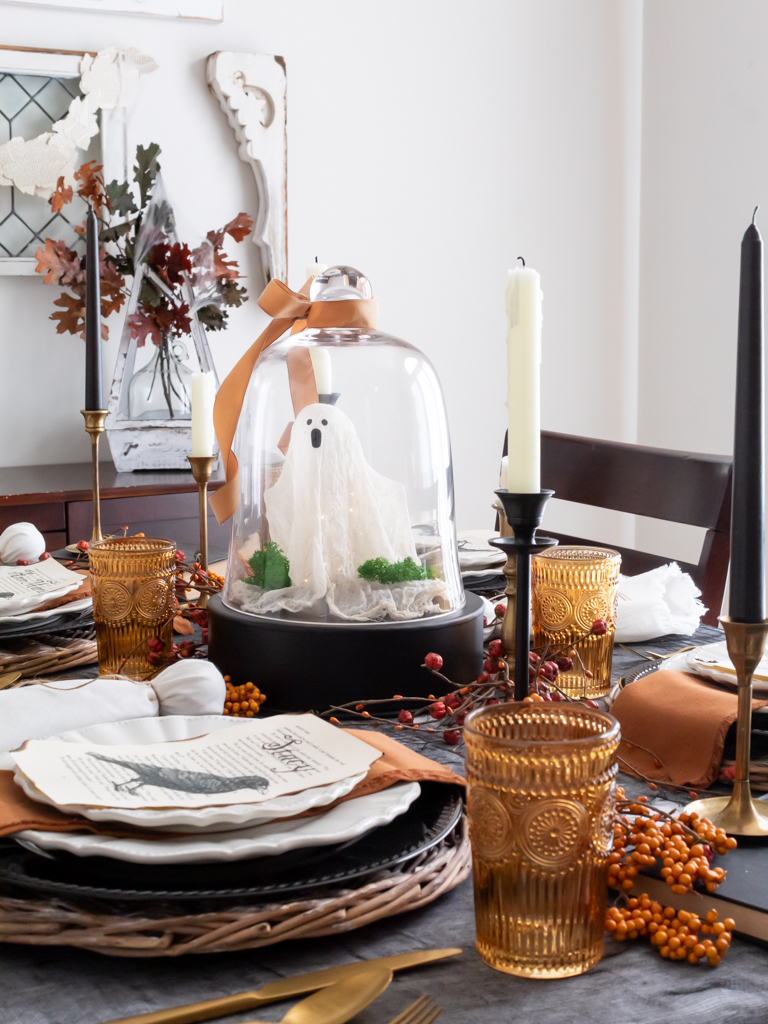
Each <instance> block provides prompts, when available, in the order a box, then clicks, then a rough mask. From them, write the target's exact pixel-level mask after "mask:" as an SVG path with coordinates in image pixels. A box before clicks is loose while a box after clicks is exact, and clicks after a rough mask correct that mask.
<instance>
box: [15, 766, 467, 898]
mask: <svg viewBox="0 0 768 1024" xmlns="http://www.w3.org/2000/svg"><path fill="white" fill-rule="evenodd" d="M462 810H463V791H462V789H461V787H460V786H450V785H445V784H444V783H439V782H422V783H421V794H420V796H419V797H418V798H417V799H416V800H414V802H413V803H412V804H411V806H410V807H409V808H408V810H407V811H406V812H405V814H401V815H400V816H399V817H397V818H395V820H394V821H392V822H390V823H389V824H388V825H382V826H380V827H379V828H375V829H372V830H371V831H370V832H368V833H366V834H365V835H364V836H361V837H359V838H358V839H355V840H350V841H349V842H348V843H343V844H340V845H336V846H331V847H328V846H325V847H312V848H310V849H305V850H294V851H291V852H290V853H287V854H279V855H277V856H275V857H258V858H255V859H252V860H240V861H228V862H225V863H215V864H180V865H177V864H167V865H165V864H161V865H142V864H132V863H129V862H127V861H120V860H113V859H111V858H109V857H75V856H74V855H73V854H68V853H60V854H57V855H56V857H55V859H50V858H49V857H45V856H40V855H38V854H34V853H31V852H29V851H27V850H24V849H22V848H20V847H19V846H18V845H17V844H16V843H12V842H11V843H8V845H4V846H3V847H1V848H0V886H2V889H3V890H4V891H5V894H6V895H13V894H17V893H18V894H20V895H21V894H23V895H24V896H25V897H26V898H29V894H30V891H32V892H35V893H38V894H46V895H51V896H60V897H64V898H70V899H72V898H77V899H78V900H79V899H82V898H85V899H89V900H94V899H95V900H99V901H100V902H103V901H107V902H109V903H126V902H130V903H136V902H144V903H147V902H153V903H154V902H162V903H164V904H167V903H169V902H172V903H185V904H188V903H189V902H190V901H201V900H202V901H204V902H205V903H210V902H211V901H219V900H226V901H228V902H230V903H231V902H232V900H233V899H235V900H237V901H238V902H242V903H250V902H253V903H260V902H264V901H265V899H268V900H269V901H270V902H271V901H274V900H275V899H285V898H286V897H291V896H293V895H294V894H298V893H306V891H307V890H312V889H322V888H328V887H334V888H338V886H340V885H343V884H346V883H347V882H351V881H352V880H355V881H356V882H357V881H359V880H360V879H362V878H364V877H365V876H366V875H369V874H372V873H373V872H376V871H381V870H383V869H385V868H392V867H394V866H396V865H398V864H401V863H403V862H404V861H408V860H411V859H412V858H414V857H416V856H418V855H419V854H422V853H424V852H425V851H427V850H429V849H431V848H432V847H433V846H435V845H436V844H437V843H439V842H440V841H441V840H442V839H444V838H445V837H446V836H447V835H449V834H450V832H451V831H452V830H453V829H454V828H456V826H457V824H458V823H459V821H460V819H461V814H462Z"/></svg>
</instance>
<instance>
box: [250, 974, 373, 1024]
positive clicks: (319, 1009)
mask: <svg viewBox="0 0 768 1024" xmlns="http://www.w3.org/2000/svg"><path fill="white" fill-rule="evenodd" d="M391 981H392V971H391V970H390V969H389V967H377V966H376V965H375V964H374V965H373V966H371V965H368V966H366V967H363V968H362V970H360V971H359V972H358V973H357V974H350V975H349V977H347V978H345V979H344V980H343V981H337V982H335V983H334V984H333V985H326V987H325V988H321V989H320V991H319V992H313V993H312V995H311V996H307V998H306V999H302V1000H301V1002H299V1003H294V1005H293V1006H292V1007H291V1008H290V1010H289V1011H288V1013H286V1015H285V1016H284V1017H283V1019H282V1020H281V1021H280V1024H346V1022H347V1021H348V1020H352V1018H353V1017H356V1016H357V1014H358V1013H360V1011H361V1010H364V1009H365V1008H366V1006H370V1004H371V1003H372V1002H374V1001H375V1000H376V999H378V998H379V996H380V995H381V993H382V992H383V991H384V989H385V988H387V986H388V985H389V983H390V982H391ZM246 1024H264V1022H263V1021H258V1020H251V1021H246Z"/></svg>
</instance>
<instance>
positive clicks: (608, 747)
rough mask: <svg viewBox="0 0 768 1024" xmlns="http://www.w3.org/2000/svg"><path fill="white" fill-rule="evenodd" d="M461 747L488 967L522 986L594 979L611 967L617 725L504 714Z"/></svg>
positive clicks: (484, 721) (503, 707) (536, 709)
mask: <svg viewBox="0 0 768 1024" xmlns="http://www.w3.org/2000/svg"><path fill="white" fill-rule="evenodd" d="M464 739H465V741H466V745H467V783H468V800H469V831H470V837H471V840H472V861H473V871H474V885H475V919H476V923H477V948H478V950H479V952H480V955H481V956H482V958H483V959H484V960H485V962H486V963H487V964H489V965H490V966H491V967H495V968H496V970H498V971H505V972H506V973H507V974H517V975H520V976H521V977H524V978H567V977H569V976H570V975H573V974H582V973H583V972H584V971H588V970H589V969H590V967H594V965H595V964H596V963H597V962H598V960H599V959H600V957H601V956H602V955H603V924H604V921H605V903H606V890H607V884H608V854H609V853H610V851H611V847H612V845H613V810H614V805H615V788H616V781H615V780H616V772H617V770H618V768H617V765H616V763H615V753H616V748H617V747H618V745H619V724H618V722H617V721H616V720H615V719H614V718H612V717H611V716H610V715H607V714H603V713H602V712H600V711H592V710H591V709H589V708H585V707H583V706H578V707H577V706H576V705H563V704H559V705H557V704H548V705H547V704H544V705H542V704H500V705H497V706H495V707H490V708H483V709H482V710H481V711H477V712H475V713H474V714H473V715H471V716H470V717H469V718H468V719H467V723H466V727H465V729H464Z"/></svg>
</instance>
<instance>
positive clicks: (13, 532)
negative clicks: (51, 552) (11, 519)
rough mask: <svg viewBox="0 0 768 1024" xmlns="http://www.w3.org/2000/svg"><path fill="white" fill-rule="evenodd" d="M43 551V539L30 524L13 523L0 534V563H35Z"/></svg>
mask: <svg viewBox="0 0 768 1024" xmlns="http://www.w3.org/2000/svg"><path fill="white" fill-rule="evenodd" d="M44 551H45V538H44V537H43V535H42V533H40V531H39V530H38V528H37V527H36V526H33V525H32V523H14V524H13V525H12V526H9V527H8V529H7V530H3V532H2V533H0V562H2V563H3V565H16V563H17V562H18V561H19V560H22V561H25V562H37V561H38V560H39V558H40V555H42V553H43V552H44Z"/></svg>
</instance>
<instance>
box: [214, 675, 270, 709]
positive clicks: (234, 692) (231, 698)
mask: <svg viewBox="0 0 768 1024" xmlns="http://www.w3.org/2000/svg"><path fill="white" fill-rule="evenodd" d="M224 682H225V683H226V687H227V694H226V697H225V698H224V711H223V712H222V713H223V714H225V715H229V716H230V717H232V718H253V716H254V715H258V713H259V711H261V705H262V704H263V703H264V701H265V700H266V699H267V698H266V696H265V694H263V693H262V692H261V690H260V689H259V688H258V686H254V684H253V683H243V685H242V686H233V685H232V683H231V682H230V679H229V676H224Z"/></svg>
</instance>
